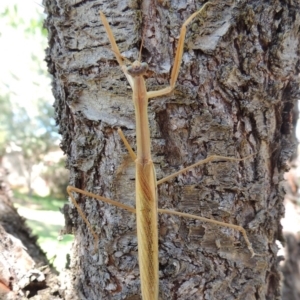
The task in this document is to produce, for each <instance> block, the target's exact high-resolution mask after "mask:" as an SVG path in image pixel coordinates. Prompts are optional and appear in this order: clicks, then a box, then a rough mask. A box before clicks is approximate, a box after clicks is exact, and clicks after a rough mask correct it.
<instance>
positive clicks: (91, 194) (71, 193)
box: [67, 185, 135, 252]
mask: <svg viewBox="0 0 300 300" xmlns="http://www.w3.org/2000/svg"><path fill="white" fill-rule="evenodd" d="M67 192H68V194H69V196H70V198H71V200H72V202H73V204H74V206H75V207H76V209H77V211H78V213H79V214H80V216H81V218H82V219H83V220H84V222H85V223H86V225H87V227H88V229H89V230H90V232H91V233H92V235H93V237H94V241H95V243H94V249H95V252H96V251H97V248H98V242H99V238H98V236H97V234H96V232H95V231H94V229H93V228H92V225H91V223H90V222H89V221H88V219H87V217H86V215H85V214H84V212H83V211H82V209H81V208H80V206H79V204H78V203H77V201H76V200H75V198H74V196H73V193H79V194H82V195H85V196H88V197H91V198H94V199H97V200H99V201H103V202H106V203H109V204H112V205H115V206H117V207H120V208H123V209H126V210H128V211H130V212H132V213H135V208H133V207H131V206H128V205H125V204H123V203H120V202H118V201H115V200H111V199H109V198H105V197H102V196H99V195H96V194H94V193H90V192H87V191H84V190H81V189H78V188H76V187H74V186H70V185H69V186H68V187H67Z"/></svg>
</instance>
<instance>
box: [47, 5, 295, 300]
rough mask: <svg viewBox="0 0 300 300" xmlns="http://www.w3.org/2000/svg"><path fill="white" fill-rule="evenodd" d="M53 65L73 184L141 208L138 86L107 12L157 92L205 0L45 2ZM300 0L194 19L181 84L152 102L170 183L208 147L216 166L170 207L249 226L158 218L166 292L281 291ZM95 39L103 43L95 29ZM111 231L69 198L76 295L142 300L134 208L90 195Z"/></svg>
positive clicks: (162, 172) (184, 178)
mask: <svg viewBox="0 0 300 300" xmlns="http://www.w3.org/2000/svg"><path fill="white" fill-rule="evenodd" d="M44 4H45V7H46V11H47V13H48V18H47V20H46V27H47V29H48V31H49V49H48V55H47V62H48V66H49V71H50V73H51V74H52V75H53V77H54V80H53V93H54V95H55V99H56V101H55V104H54V105H55V109H56V113H57V122H58V124H59V127H60V133H61V134H62V144H61V145H62V149H63V150H64V152H65V153H67V155H68V162H67V167H68V168H69V169H70V172H71V177H70V184H71V185H74V186H76V187H78V188H81V189H84V190H87V191H90V192H94V193H97V194H100V195H103V196H105V197H108V198H111V199H114V200H119V201H121V202H123V203H125V204H128V205H133V206H134V199H135V196H134V164H133V163H132V162H130V161H128V159H127V158H126V155H127V153H126V150H125V148H124V145H123V144H122V142H121V140H120V138H119V136H118V134H117V131H116V129H117V127H121V128H122V129H123V131H124V133H125V135H126V137H127V138H128V139H129V141H130V143H131V145H132V146H133V147H134V145H135V120H134V109H133V105H132V101H131V91H130V89H129V88H128V83H127V82H126V80H125V76H124V75H123V73H122V72H121V70H120V68H119V67H118V65H117V62H116V60H115V58H114V54H113V53H112V52H111V51H110V50H109V47H110V46H109V44H108V39H107V36H106V34H105V32H104V28H103V26H102V24H101V23H100V20H99V15H98V11H99V10H100V9H101V10H102V11H103V12H104V13H105V14H106V16H107V17H108V19H109V22H110V24H111V27H112V29H113V31H114V34H115V37H116V41H117V43H118V45H119V47H120V49H121V51H122V52H123V54H124V56H126V57H127V58H128V59H130V60H131V61H133V60H135V59H136V58H137V57H138V51H139V47H140V44H141V39H142V37H144V44H143V52H142V58H143V60H144V61H146V62H149V65H150V71H149V74H148V77H149V78H148V79H147V86H148V89H149V90H153V89H155V88H158V86H160V87H161V86H166V85H167V84H168V80H169V76H170V71H171V67H172V63H173V57H174V53H175V51H176V41H177V37H178V35H179V30H180V27H181V25H182V23H183V22H184V20H186V19H187V17H188V16H189V15H190V14H191V13H193V12H194V11H196V10H197V9H199V8H200V7H201V5H202V4H203V3H202V2H201V3H198V4H194V3H187V1H174V2H173V1H172V2H171V1H156V2H155V1H149V0H147V1H146V0H145V1H142V3H140V2H138V1H134V0H133V1H114V0H112V1H100V0H99V1H98V0H97V1H70V0H64V1H62V0H61V1H55V2H53V1H48V0H45V1H44ZM299 4H300V3H299V1H287V0H283V1H276V0H273V1H244V0H242V1H236V2H234V1H220V4H218V5H217V6H216V7H214V8H211V9H208V10H207V13H206V14H205V15H202V16H201V17H200V18H199V19H197V20H196V21H195V22H193V24H192V25H190V26H189V28H188V35H187V39H186V44H185V45H186V47H185V53H184V56H183V63H182V65H181V71H180V75H179V78H178V82H177V86H176V88H175V91H174V92H173V93H172V94H171V95H169V96H167V97H160V98H159V99H154V100H151V101H150V104H149V115H150V120H149V122H150V127H151V129H150V130H151V136H152V143H153V144H152V152H153V161H154V163H155V166H156V172H157V177H158V179H160V178H162V177H164V176H167V175H168V174H171V173H173V172H174V171H177V170H178V169H180V168H182V167H184V166H188V165H190V164H192V163H194V162H196V161H198V160H200V159H203V158H205V157H207V156H209V155H212V154H217V155H224V156H233V157H238V158H241V157H245V156H247V155H249V154H251V153H256V155H255V156H253V158H251V159H247V160H245V161H242V162H239V163H238V162H215V163H209V164H207V165H205V166H203V167H201V168H200V167H199V168H196V169H195V170H192V171H189V172H187V173H186V174H182V175H180V176H178V178H176V179H174V180H172V181H171V182H168V183H165V184H163V185H162V186H159V187H158V192H159V207H162V208H170V209H176V210H178V211H184V212H189V213H192V214H195V215H201V216H205V217H208V218H214V219H217V220H220V221H224V222H229V223H233V224H238V225H241V226H244V228H245V229H246V231H247V234H248V236H249V238H250V241H251V243H252V245H253V247H254V249H255V251H256V252H257V253H259V254H261V256H256V257H253V258H251V255H250V253H249V251H248V249H247V247H246V244H245V241H244V240H243V238H242V237H241V236H240V234H239V233H238V232H235V231H233V230H229V229H227V228H222V227H218V226H212V225H210V224H205V223H201V222H198V221H193V220H188V219H183V218H177V217H175V216H167V215H162V216H160V217H159V233H160V238H159V247H160V253H159V254H160V297H161V299H184V300H186V299H190V300H192V299H197V300H198V299H214V300H218V299H272V300H273V299H280V286H279V281H280V274H279V271H278V260H277V246H276V244H275V242H276V240H282V231H281V225H280V222H279V221H280V218H281V217H282V216H283V213H284V208H283V196H284V191H283V188H282V182H283V173H284V172H285V171H286V170H287V168H288V167H287V161H288V160H289V158H290V157H291V155H292V153H293V152H294V151H295V144H294V143H293V139H292V136H293V135H294V129H293V127H292V110H293V106H294V103H295V101H296V100H297V98H298V97H299V92H298V91H299V80H298V77H297V76H298V75H297V74H298V72H299V58H298V57H299V50H298V49H299V25H300V18H299V17H300V16H299V8H300V5H299ZM94 37H95V38H94ZM77 200H78V202H79V203H80V205H81V207H82V209H83V210H84V211H85V213H86V215H87V217H88V219H89V221H90V223H91V224H92V226H93V227H94V229H95V231H96V232H97V234H99V239H100V245H99V251H98V253H97V254H93V242H94V241H93V239H92V236H91V234H90V232H88V230H87V227H86V225H85V224H84V222H83V220H82V219H81V218H80V216H79V215H78V213H77V211H76V210H75V208H74V207H73V206H72V205H70V208H69V211H68V212H69V216H68V218H70V220H72V222H73V227H74V228H73V230H74V234H75V243H74V247H73V253H72V265H71V268H72V276H71V277H70V278H71V280H72V288H71V289H70V290H69V291H68V293H69V296H68V297H66V299H71V298H72V299H89V300H92V299H139V297H140V283H139V270H138V260H137V239H136V229H135V216H134V215H131V214H129V213H128V212H124V211H122V210H120V209H118V208H116V207H112V206H110V205H107V204H104V203H101V202H98V201H95V200H91V199H88V200H87V199H85V198H84V197H82V196H80V195H77Z"/></svg>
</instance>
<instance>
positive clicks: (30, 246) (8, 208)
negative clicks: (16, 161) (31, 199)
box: [0, 167, 59, 300]
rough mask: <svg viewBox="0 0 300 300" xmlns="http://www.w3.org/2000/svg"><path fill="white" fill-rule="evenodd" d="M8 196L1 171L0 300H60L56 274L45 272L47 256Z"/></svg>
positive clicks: (9, 191)
mask: <svg viewBox="0 0 300 300" xmlns="http://www.w3.org/2000/svg"><path fill="white" fill-rule="evenodd" d="M10 195H11V190H10V187H9V185H8V183H7V182H6V172H5V170H4V169H3V168H2V167H0V299H1V300H19V299H22V300H23V299H27V297H26V296H28V297H29V298H31V299H35V300H44V299H45V300H46V299H47V300H56V299H59V298H57V297H56V296H57V295H58V290H59V285H58V280H57V278H56V274H55V272H54V270H53V269H50V267H47V268H46V266H47V265H48V264H49V262H48V260H47V258H46V255H45V253H44V252H43V251H42V250H41V248H40V247H39V246H38V244H37V242H36V240H37V238H36V237H35V236H33V235H32V233H31V230H30V229H29V228H28V227H27V226H26V224H25V219H24V218H22V217H21V216H20V215H19V214H18V212H17V210H16V209H15V208H14V207H13V204H12V199H11V197H10ZM41 267H42V268H41ZM32 297H34V298H32Z"/></svg>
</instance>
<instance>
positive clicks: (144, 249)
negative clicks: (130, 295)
mask: <svg viewBox="0 0 300 300" xmlns="http://www.w3.org/2000/svg"><path fill="white" fill-rule="evenodd" d="M209 5H210V3H209V2H208V3H206V4H205V5H204V6H203V7H202V9H201V10H199V11H197V12H195V13H194V14H192V15H191V16H190V17H189V18H188V19H187V20H186V21H185V22H184V24H183V26H182V28H181V33H180V37H179V41H178V46H177V52H176V56H175V60H174V65H173V68H172V73H171V79H170V85H169V86H168V87H166V88H163V89H161V90H157V91H147V90H146V85H145V80H144V74H145V72H146V71H147V68H148V66H147V64H146V63H141V62H140V61H135V62H134V63H132V64H131V66H129V67H127V66H126V65H125V64H124V60H123V57H122V55H121V54H120V51H119V49H118V46H117V44H116V42H115V39H114V36H113V33H112V31H111V29H110V26H109V24H108V21H107V19H106V17H105V16H104V14H103V13H102V12H100V17H101V20H102V23H103V24H104V26H105V29H106V32H107V34H108V38H109V40H110V44H111V46H112V50H113V52H114V54H115V56H116V59H117V61H118V63H119V65H120V67H121V69H122V70H123V72H124V74H125V76H126V78H127V79H128V82H129V84H130V86H131V88H132V100H133V104H134V108H135V119H136V142H137V146H136V149H137V151H136V154H135V153H134V152H133V150H132V149H131V147H130V146H129V143H128V142H127V140H126V138H125V137H124V135H123V133H122V131H121V130H120V129H119V130H118V132H119V134H120V136H121V138H122V140H123V142H124V144H125V146H126V148H127V149H128V151H129V153H130V156H131V158H132V159H133V160H134V161H135V166H136V177H135V185H136V187H135V193H136V207H135V208H133V207H129V206H127V205H124V204H121V203H120V202H117V201H114V200H111V199H107V198H105V197H102V196H99V195H95V194H92V193H89V192H87V191H83V190H80V189H78V188H75V187H71V186H69V187H68V193H69V195H70V197H71V199H72V201H73V203H74V205H75V206H76V207H77V209H78V211H79V213H80V215H81V216H82V218H83V219H84V220H85V222H86V224H87V226H88V227H89V229H90V231H91V232H92V234H93V236H94V239H95V249H96V250H97V245H98V237H97V235H96V233H95V232H94V230H93V228H92V227H91V225H90V224H89V222H88V220H87V218H86V216H85V214H84V213H83V211H82V210H81V208H80V207H79V205H78V204H77V202H76V201H75V199H74V197H73V196H72V192H77V193H81V194H84V195H86V196H90V197H93V198H96V199H98V200H100V201H104V202H107V203H110V204H113V205H116V206H118V207H121V208H123V209H126V210H128V211H130V212H134V213H136V218H137V236H138V257H139V270H140V281H141V293H142V298H143V300H157V299H158V297H159V296H158V295H159V257H158V213H166V214H175V215H179V216H182V217H186V218H192V219H197V220H201V221H205V222H210V223H213V224H217V225H220V226H226V227H229V228H233V229H236V230H238V231H240V232H241V233H242V235H243V237H244V239H245V241H246V244H247V247H248V249H249V251H250V253H251V255H252V256H254V255H255V252H254V250H253V249H252V246H251V243H250V241H249V240H248V237H247V235H246V232H245V230H244V228H243V227H241V226H238V225H233V224H227V223H223V222H219V221H216V220H210V219H206V218H203V217H199V216H195V215H191V214H186V213H181V212H176V211H172V210H166V209H158V207H157V203H158V199H157V185H158V184H160V183H162V182H165V181H167V180H169V179H171V178H174V177H176V176H178V175H179V174H181V173H183V172H185V171H187V170H189V169H191V168H194V167H196V166H199V165H201V164H204V163H207V162H209V161H216V160H231V161H241V160H243V159H245V158H242V159H237V158H231V157H224V156H216V155H215V156H210V157H207V158H206V159H204V160H202V161H200V162H197V163H195V164H193V165H191V166H189V167H187V168H184V169H182V170H180V171H178V172H176V173H174V174H172V175H170V176H167V177H165V178H163V179H161V180H159V181H157V179H156V174H155V169H154V165H153V161H152V157H151V150H150V149H151V139H150V130H149V124H148V101H149V99H150V98H154V97H159V96H162V95H166V94H169V93H170V92H171V91H172V90H173V89H174V87H175V83H176V80H177V77H178V74H179V68H180V64H181V60H182V55H183V45H184V38H185V32H186V27H187V25H188V24H189V23H190V22H191V21H192V20H193V18H194V17H195V16H196V15H198V14H200V13H201V11H203V10H204V9H205V8H206V7H208V6H209ZM251 156H252V155H250V157H251ZM246 158H247V157H246Z"/></svg>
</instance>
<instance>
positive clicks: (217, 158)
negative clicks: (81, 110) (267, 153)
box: [118, 128, 259, 257]
mask: <svg viewBox="0 0 300 300" xmlns="http://www.w3.org/2000/svg"><path fill="white" fill-rule="evenodd" d="M118 133H119V135H120V137H121V139H122V141H123V143H124V145H125V147H126V148H127V150H128V152H129V154H130V156H131V158H132V159H133V160H135V159H136V154H135V153H134V151H133V150H132V148H131V147H130V145H129V142H128V141H127V139H126V138H125V136H124V134H123V132H122V130H121V129H120V128H119V129H118ZM254 155H255V154H251V155H249V156H246V157H244V158H235V157H228V156H221V155H211V156H209V157H207V158H205V159H203V160H200V161H198V162H196V163H195V164H192V165H190V166H188V167H186V168H183V169H181V170H179V171H177V172H175V173H173V174H171V175H169V176H167V177H164V178H162V179H160V180H158V181H157V185H159V184H161V183H163V182H165V181H168V180H170V179H172V178H174V177H176V176H178V175H180V174H182V173H184V172H186V171H188V170H190V169H192V168H195V167H197V166H200V165H203V164H205V163H208V162H210V161H220V160H227V161H243V160H245V159H248V158H250V157H252V156H254ZM158 212H159V213H161V214H169V215H177V216H180V217H184V218H190V219H194V220H200V221H203V222H207V223H212V224H216V225H219V226H224V227H228V228H231V229H235V230H237V231H239V232H240V233H241V234H242V235H243V237H244V239H245V241H246V244H247V247H248V249H249V251H250V253H251V255H252V257H253V256H255V255H259V254H257V253H255V252H254V250H253V248H252V245H251V243H250V241H249V238H248V236H247V233H246V230H245V229H244V228H243V227H242V226H239V225H234V224H230V223H225V222H220V221H217V220H213V219H208V218H204V217H200V216H196V215H192V214H188V213H182V212H178V211H172V210H168V209H161V208H158Z"/></svg>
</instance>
